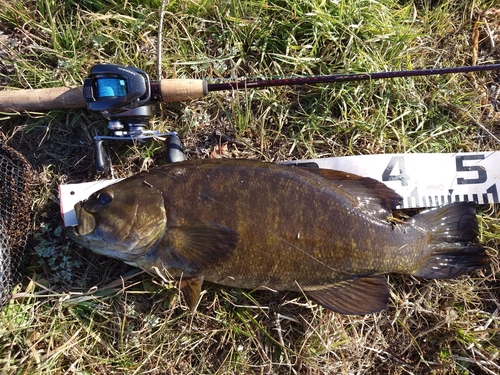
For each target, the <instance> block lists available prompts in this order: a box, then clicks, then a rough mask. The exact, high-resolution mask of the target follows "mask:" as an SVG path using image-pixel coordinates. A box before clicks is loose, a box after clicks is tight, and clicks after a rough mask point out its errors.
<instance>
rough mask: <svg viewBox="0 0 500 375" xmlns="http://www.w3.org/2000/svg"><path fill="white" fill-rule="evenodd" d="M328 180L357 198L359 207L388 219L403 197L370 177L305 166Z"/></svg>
mask: <svg viewBox="0 0 500 375" xmlns="http://www.w3.org/2000/svg"><path fill="white" fill-rule="evenodd" d="M304 169H305V170H307V171H309V172H310V173H313V174H316V175H318V176H321V177H323V178H324V179H325V180H328V181H329V182H330V183H332V184H334V185H335V186H336V187H338V188H340V189H342V190H343V191H344V192H345V193H346V194H348V195H350V196H351V197H353V198H355V200H356V201H357V202H358V204H359V207H360V208H361V209H362V210H363V211H365V212H367V213H369V214H371V215H374V216H377V217H380V218H383V219H386V218H387V216H388V212H390V211H392V210H394V209H395V208H397V206H398V205H399V204H400V203H401V200H402V199H403V198H402V197H401V196H400V195H399V194H398V193H396V192H395V191H394V190H392V189H391V188H390V187H388V186H387V185H385V184H383V183H382V182H380V181H377V180H375V179H373V178H370V177H362V176H358V175H356V174H353V173H348V172H344V171H337V170H333V169H321V168H304Z"/></svg>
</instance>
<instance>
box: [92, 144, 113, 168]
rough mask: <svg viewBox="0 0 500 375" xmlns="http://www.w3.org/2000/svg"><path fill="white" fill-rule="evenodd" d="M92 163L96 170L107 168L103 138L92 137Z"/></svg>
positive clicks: (108, 164)
mask: <svg viewBox="0 0 500 375" xmlns="http://www.w3.org/2000/svg"><path fill="white" fill-rule="evenodd" d="M94 165H95V169H96V171H97V172H104V171H107V170H108V169H109V166H110V162H109V156H108V154H107V153H106V150H104V145H103V140H102V139H94Z"/></svg>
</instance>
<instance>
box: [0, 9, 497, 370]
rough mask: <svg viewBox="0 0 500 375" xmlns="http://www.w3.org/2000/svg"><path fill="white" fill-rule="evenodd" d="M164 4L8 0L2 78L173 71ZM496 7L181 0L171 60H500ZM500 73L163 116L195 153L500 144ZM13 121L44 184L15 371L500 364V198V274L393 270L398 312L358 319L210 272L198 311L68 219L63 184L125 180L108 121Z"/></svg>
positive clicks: (32, 80)
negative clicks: (96, 155)
mask: <svg viewBox="0 0 500 375" xmlns="http://www.w3.org/2000/svg"><path fill="white" fill-rule="evenodd" d="M160 4H161V2H160V1H153V0H151V1H118V0H115V1H104V0H101V1H97V0H96V1H82V2H74V1H67V2H58V1H55V0H52V1H51V0H44V1H39V2H31V1H20V0H9V1H6V0H4V1H3V4H2V7H3V9H2V10H1V11H0V72H1V73H0V85H2V86H5V87H6V88H9V87H23V88H27V87H49V86H60V85H66V84H76V83H78V84H79V83H81V82H82V79H83V77H85V76H86V74H87V72H88V69H89V67H90V66H92V65H93V64H96V63H98V62H112V63H120V64H130V65H135V66H138V67H140V68H143V69H146V70H147V71H148V72H150V73H151V75H154V73H153V72H154V71H155V69H154V68H155V67H154V61H155V60H156V56H155V51H156V48H155V42H156V38H157V35H156V33H155V31H156V30H157V27H158V19H159V15H158V9H159V8H160ZM336 4H340V5H342V12H340V10H339V9H340V8H338V5H336ZM336 7H337V8H336ZM495 7H496V8H495ZM495 9H496V10H498V4H495V1H491V0H490V1H489V0H481V1H475V2H473V1H452V0H445V1H433V2H428V1H414V2H399V3H398V2H394V1H380V2H368V1H361V0H359V1H352V2H349V1H338V2H337V1H305V0H304V1H300V0H286V1H271V2H262V3H256V2H239V1H232V0H229V1H216V0H210V1H206V2H203V3H200V2H175V1H172V2H171V3H170V4H169V5H168V6H167V13H166V16H165V29H164V35H163V51H164V57H163V71H164V75H166V76H169V77H171V76H177V77H195V78H205V77H210V78H214V79H215V78H227V77H232V76H243V75H250V76H259V75H263V76H272V75H282V74H283V75H291V74H309V73H329V72H331V71H333V70H336V71H341V72H344V71H380V70H385V69H405V68H412V67H414V68H420V67H432V66H453V65H469V64H470V63H471V62H472V61H473V58H475V59H477V62H478V63H493V62H497V63H498V61H499V59H500V52H499V51H500V50H499V49H498V46H499V45H500V39H499V36H498V22H497V21H498V16H497V13H495V11H496V10H495ZM474 31H476V34H475V35H476V36H477V38H474ZM492 41H493V42H492ZM495 43H496V44H495ZM474 56H476V57H474ZM499 78H500V76H499V73H498V72H489V73H484V74H475V75H455V76H443V77H429V78H420V79H404V80H403V79H398V80H387V81H379V82H371V83H364V84H342V85H336V86H333V85H329V86H322V87H305V88H275V89H269V90H262V91H254V92H239V93H227V92H226V93H217V94H213V95H209V96H208V97H206V98H203V99H201V100H198V101H195V102H192V103H173V104H168V105H167V104H163V105H162V106H161V108H160V110H159V112H158V114H157V117H156V119H155V121H154V123H153V124H152V127H155V128H158V129H161V130H176V131H178V132H179V133H180V135H181V137H182V140H183V142H184V146H185V149H186V154H187V155H188V157H189V158H207V157H210V156H220V154H223V156H225V157H248V158H260V159H267V160H275V161H280V160H286V159H294V158H308V157H318V156H322V157H326V156H341V155H355V154H367V153H368V154H371V153H384V152H385V153H389V152H458V151H479V150H496V149H498V147H499V141H498V138H500V130H499V129H500V128H499V127H500V112H499V110H500V109H499V107H498V106H497V104H498V103H497V102H495V100H498V96H495V95H496V92H498V91H495V90H498V87H499V83H498V79H499ZM0 126H1V128H0V140H2V141H5V142H7V143H8V144H9V145H11V146H12V147H14V148H16V149H18V150H20V151H22V153H23V154H24V155H25V156H26V157H27V158H28V159H29V160H30V161H31V163H32V164H33V165H34V167H35V169H36V171H37V172H38V174H39V176H40V178H41V181H43V183H42V184H41V186H40V189H39V191H37V192H36V193H35V194H36V195H35V200H34V205H33V209H34V211H35V213H36V214H35V223H36V224H35V226H34V228H33V229H34V232H35V235H34V240H33V242H32V244H31V247H30V261H29V265H28V267H27V270H26V279H25V282H24V283H23V284H22V285H20V286H19V288H18V289H17V290H16V294H15V295H14V298H13V299H12V301H11V302H10V304H9V306H8V307H7V308H6V309H4V310H3V311H2V312H1V313H0V373H2V374H3V373H5V374H11V373H12V374H14V373H18V374H49V373H50V374H59V373H60V374H79V375H83V374H98V373H103V374H164V373H166V374H192V373H203V374H230V373H234V374H241V373H251V374H254V373H255V374H297V373H298V374H326V373H329V374H498V373H500V365H499V356H500V350H499V348H500V335H499V329H500V302H499V294H500V285H499V283H498V276H499V271H500V265H499V257H498V248H499V243H500V214H499V212H498V206H491V207H480V210H481V212H480V217H481V233H480V240H481V241H482V243H484V244H485V245H486V246H487V247H488V248H489V252H490V254H491V259H492V263H491V266H490V267H489V268H487V269H484V270H480V271H477V272H475V273H473V274H471V275H468V276H463V277H460V278H458V279H456V280H446V281H428V280H421V279H415V278H413V277H408V276H403V277H402V276H398V275H390V276H388V279H389V283H390V285H391V295H392V301H391V304H390V305H389V306H388V308H387V310H386V311H384V312H381V313H378V314H372V315H368V316H364V317H359V316H341V315H339V314H336V313H332V312H329V311H326V310H325V309H322V308H321V307H318V306H315V305H312V304H310V303H308V302H307V301H306V300H305V299H304V298H303V297H302V296H300V295H298V294H294V293H278V294H275V293H272V292H269V291H253V292H251V291H245V290H237V289H227V288H222V287H219V286H217V285H212V284H207V285H206V290H205V291H204V293H203V296H202V300H201V302H200V306H199V308H198V310H197V312H196V313H194V314H192V313H190V312H189V311H188V310H187V309H186V307H185V306H184V305H183V304H182V301H181V300H180V299H179V295H178V291H177V289H176V288H175V285H174V284H172V283H169V282H164V281H163V280H160V279H157V278H152V277H151V276H149V275H146V274H144V273H140V272H138V271H137V270H136V269H133V268H131V267H129V266H126V265H124V264H123V263H121V262H117V261H114V260H110V259H107V258H104V257H101V256H98V255H95V254H92V253H90V252H88V251H86V250H83V249H80V248H77V247H76V246H75V245H73V244H72V243H71V242H70V241H69V240H67V239H66V238H65V237H64V234H63V233H62V232H61V228H60V226H61V222H60V218H59V204H58V196H57V186H58V185H59V184H60V183H68V182H82V181H89V180H94V179H97V178H99V177H109V175H108V174H103V175H99V174H98V173H96V172H95V171H94V169H93V160H92V154H93V151H92V143H91V139H92V136H93V135H94V134H102V132H103V128H104V121H103V120H102V118H101V117H99V116H98V115H96V114H91V113H89V112H87V111H84V110H81V111H80V110H73V111H51V112H50V113H31V114H29V115H22V116H13V115H1V114H0ZM109 150H110V154H111V156H112V159H113V164H114V173H115V175H116V176H118V177H121V176H129V175H131V174H133V173H136V172H137V171H139V170H140V169H141V168H144V167H149V166H154V165H159V164H162V163H164V162H165V148H164V144H163V143H161V142H148V143H145V144H143V145H139V146H131V145H129V144H113V145H109ZM217 154H218V155H217Z"/></svg>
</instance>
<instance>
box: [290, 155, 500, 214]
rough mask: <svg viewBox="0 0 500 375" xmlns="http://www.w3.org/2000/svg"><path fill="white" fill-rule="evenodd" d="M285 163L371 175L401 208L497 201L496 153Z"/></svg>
mask: <svg viewBox="0 0 500 375" xmlns="http://www.w3.org/2000/svg"><path fill="white" fill-rule="evenodd" d="M286 164H293V165H300V166H309V167H315V168H327V169H336V170H340V171H344V172H349V173H353V174H357V175H360V176H364V177H371V178H374V179H376V180H379V181H381V182H383V183H384V184H386V185H387V186H389V187H390V188H392V189H393V190H394V191H396V192H397V193H398V194H399V195H400V196H401V197H403V200H402V201H401V204H400V206H399V207H400V208H418V207H436V206H442V205H443V204H446V203H451V202H463V201H474V202H476V203H477V204H490V203H500V201H499V199H498V184H499V183H500V152H498V151H490V152H470V153H469V152H468V153H454V154H451V153H450V154H383V155H359V156H343V157H336V158H325V159H311V160H299V161H294V162H286Z"/></svg>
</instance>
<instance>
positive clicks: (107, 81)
mask: <svg viewBox="0 0 500 375" xmlns="http://www.w3.org/2000/svg"><path fill="white" fill-rule="evenodd" d="M96 86H97V99H101V98H109V97H119V96H126V95H127V81H126V80H125V79H123V78H117V77H110V78H98V79H97V80H96Z"/></svg>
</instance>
